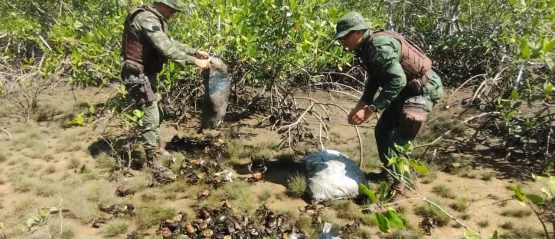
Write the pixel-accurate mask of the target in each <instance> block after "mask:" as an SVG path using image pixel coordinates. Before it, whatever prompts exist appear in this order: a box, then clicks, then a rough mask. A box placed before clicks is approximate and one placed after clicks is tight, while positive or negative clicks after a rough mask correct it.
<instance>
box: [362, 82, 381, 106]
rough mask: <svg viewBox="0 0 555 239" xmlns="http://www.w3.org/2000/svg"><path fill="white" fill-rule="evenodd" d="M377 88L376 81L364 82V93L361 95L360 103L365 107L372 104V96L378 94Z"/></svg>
mask: <svg viewBox="0 0 555 239" xmlns="http://www.w3.org/2000/svg"><path fill="white" fill-rule="evenodd" d="M372 80H373V81H372ZM378 88H379V85H378V82H377V79H371V78H369V79H368V80H367V82H366V86H364V92H363V93H362V97H360V101H362V102H364V104H365V105H371V104H372V102H374V96H375V95H376V92H378Z"/></svg>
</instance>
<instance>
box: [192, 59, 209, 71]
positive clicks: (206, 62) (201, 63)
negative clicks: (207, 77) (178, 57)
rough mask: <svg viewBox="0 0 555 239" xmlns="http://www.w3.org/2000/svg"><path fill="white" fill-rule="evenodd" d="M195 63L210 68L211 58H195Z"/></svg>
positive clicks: (203, 67) (200, 66) (202, 67)
mask: <svg viewBox="0 0 555 239" xmlns="http://www.w3.org/2000/svg"><path fill="white" fill-rule="evenodd" d="M195 65H197V66H198V67H199V68H201V69H209V68H210V60H203V59H195Z"/></svg>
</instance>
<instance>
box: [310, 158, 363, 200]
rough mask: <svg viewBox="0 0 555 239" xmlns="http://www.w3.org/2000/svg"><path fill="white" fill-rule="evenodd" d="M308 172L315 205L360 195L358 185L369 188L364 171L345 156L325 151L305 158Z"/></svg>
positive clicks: (311, 194)
mask: <svg viewBox="0 0 555 239" xmlns="http://www.w3.org/2000/svg"><path fill="white" fill-rule="evenodd" d="M303 161H304V162H305V165H306V170H307V179H308V189H309V193H310V196H311V198H312V201H313V202H315V203H318V202H322V201H329V200H333V199H341V198H354V197H357V196H358V195H359V189H358V184H359V183H362V184H364V185H365V186H367V187H368V182H367V181H366V177H365V175H364V173H363V172H362V170H360V168H359V167H358V166H357V165H356V163H355V162H354V161H352V160H351V159H349V157H347V156H346V155H345V154H342V153H341V152H339V151H335V150H324V151H319V152H315V153H312V154H309V155H307V156H306V157H304V158H303Z"/></svg>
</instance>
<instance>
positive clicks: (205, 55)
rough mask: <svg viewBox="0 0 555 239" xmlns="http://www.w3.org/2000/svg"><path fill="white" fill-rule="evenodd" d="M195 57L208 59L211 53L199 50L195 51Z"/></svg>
mask: <svg viewBox="0 0 555 239" xmlns="http://www.w3.org/2000/svg"><path fill="white" fill-rule="evenodd" d="M195 57H196V58H198V59H208V57H210V55H209V54H208V52H205V51H197V52H195Z"/></svg>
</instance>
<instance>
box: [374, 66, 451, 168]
mask: <svg viewBox="0 0 555 239" xmlns="http://www.w3.org/2000/svg"><path fill="white" fill-rule="evenodd" d="M426 88H427V89H426V92H427V93H426V94H425V95H424V96H423V97H424V98H425V100H426V111H427V112H428V114H430V113H431V112H432V108H433V106H434V105H435V103H436V102H438V101H439V100H440V98H441V95H442V94H443V85H442V83H441V79H440V78H439V76H437V75H435V74H434V76H433V77H432V78H431V79H430V81H429V83H428V84H426ZM404 105H405V97H403V96H401V97H398V98H397V99H396V100H394V101H393V102H391V105H390V106H389V107H388V108H387V109H385V110H384V111H383V112H382V114H381V116H380V119H378V123H377V124H376V128H375V129H374V135H375V138H376V145H377V147H378V154H379V157H380V161H381V162H382V164H384V166H386V165H387V164H388V162H389V158H391V157H396V156H399V153H400V152H398V151H397V149H396V148H395V144H397V145H399V146H403V145H405V144H406V143H408V142H409V141H411V142H412V141H414V137H407V136H404V135H402V134H400V133H399V121H400V118H401V113H402V111H403V106H404ZM411 150H412V149H411ZM389 169H390V170H391V169H392V167H389Z"/></svg>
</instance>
